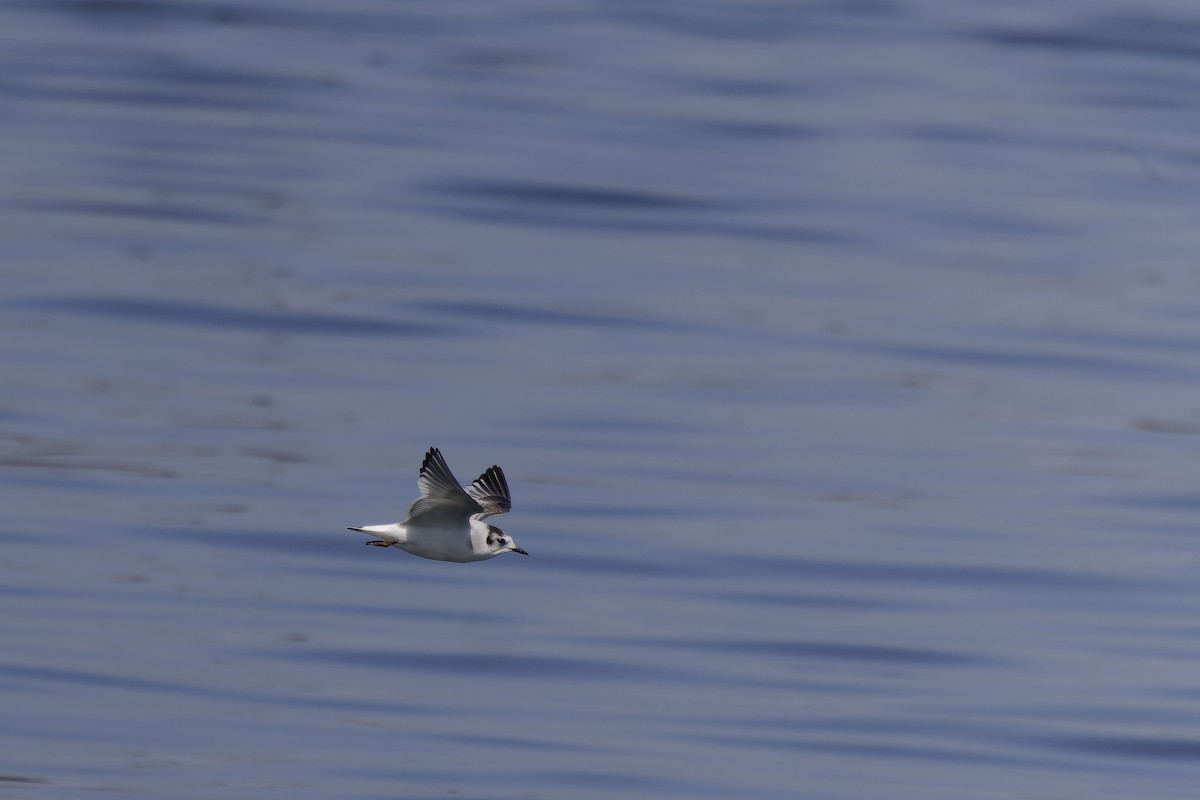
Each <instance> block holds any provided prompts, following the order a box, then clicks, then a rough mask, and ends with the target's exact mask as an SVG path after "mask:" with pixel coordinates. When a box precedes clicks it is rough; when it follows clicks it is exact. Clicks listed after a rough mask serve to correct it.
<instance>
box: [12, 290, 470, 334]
mask: <svg viewBox="0 0 1200 800" xmlns="http://www.w3.org/2000/svg"><path fill="white" fill-rule="evenodd" d="M6 305H8V306H9V307H10V308H19V309H23V310H45V311H61V312H65V313H69V314H76V315H80V316H90V317H99V318H102V319H107V320H113V321H117V322H136V323H144V324H152V325H177V326H183V327H190V328H203V329H212V330H240V331H254V332H258V333H270V334H303V335H315V336H424V337H433V336H437V337H442V336H450V335H455V334H458V335H462V334H463V331H462V330H461V329H451V328H445V327H443V326H439V325H437V324H436V323H430V324H424V323H422V324H414V323H407V322H396V321H392V320H369V319H362V318H361V317H351V316H335V315H332V314H313V313H310V312H304V311H286V310H282V309H281V310H262V309H248V308H236V307H234V306H221V305H212V304H205V303H194V302H188V301H184V300H158V299H150V298H136V297H70V296H67V297H38V298H28V299H24V300H17V301H12V302H10V303H6Z"/></svg>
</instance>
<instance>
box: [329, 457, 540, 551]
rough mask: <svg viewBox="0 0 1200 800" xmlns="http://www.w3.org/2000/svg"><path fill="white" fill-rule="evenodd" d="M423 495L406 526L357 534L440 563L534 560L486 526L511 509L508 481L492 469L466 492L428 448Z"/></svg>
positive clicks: (372, 528) (422, 475)
mask: <svg viewBox="0 0 1200 800" xmlns="http://www.w3.org/2000/svg"><path fill="white" fill-rule="evenodd" d="M417 487H418V488H419V489H420V491H421V496H420V497H418V498H417V499H416V500H415V501H413V504H412V505H411V506H410V507H409V509H408V516H406V517H405V518H404V520H403V521H402V522H396V523H392V524H390V525H364V526H362V527H358V528H350V530H352V531H358V532H359V533H367V534H370V535H372V536H375V537H377V538H376V539H375V540H373V541H370V542H367V544H373V545H377V546H379V547H398V548H400V549H401V550H404V551H405V552H407V553H412V554H413V555H414V556H421V557H422V558H432V559H434V560H436V561H458V562H467V561H486V560H487V559H489V558H493V557H494V556H498V555H500V554H501V553H520V554H522V555H529V554H528V553H526V552H525V551H524V550H522V549H521V548H519V547H517V544H516V542H514V541H513V540H512V537H511V536H508V535H507V534H506V533H504V531H502V530H500V529H499V528H497V527H496V526H495V525H489V524H488V523H487V522H485V521H484V520H485V519H486V518H487V517H491V516H496V515H498V514H504V513H507V512H508V510H509V509H510V508H512V499H511V498H510V496H509V491H508V481H507V480H505V478H504V472H503V471H502V470H501V469H500V468H499V467H495V466H493V467H491V468H489V469H488V470H487V471H486V472H484V473H483V474H482V475H480V476H479V477H478V478H477V479H475V481H474V482H473V483H472V484H471V485H470V486H468V487H467V488H466V489H463V488H462V486H461V485H460V484H459V482H458V480H457V479H456V478H455V477H454V475H453V474H452V473H451V472H450V468H449V467H448V466H446V461H445V459H444V458H442V454H441V452H440V451H439V450H438V449H437V448H436V447H431V448H429V452H428V453H426V454H425V461H424V463H422V464H421V473H420V476H419V477H418V478H417Z"/></svg>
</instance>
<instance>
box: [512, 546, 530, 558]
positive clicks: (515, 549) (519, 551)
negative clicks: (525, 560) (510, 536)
mask: <svg viewBox="0 0 1200 800" xmlns="http://www.w3.org/2000/svg"><path fill="white" fill-rule="evenodd" d="M512 551H513V552H514V553H520V554H521V555H523V556H527V555H529V553H526V552H525V551H524V550H522V549H521V548H519V547H514V548H513V549H512Z"/></svg>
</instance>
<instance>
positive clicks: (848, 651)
mask: <svg viewBox="0 0 1200 800" xmlns="http://www.w3.org/2000/svg"><path fill="white" fill-rule="evenodd" d="M589 641H595V640H594V639H592V640H589ZM612 642H613V643H614V644H621V645H627V646H636V647H640V648H653V649H663V650H692V651H700V652H720V653H735V654H744V655H749V656H765V657H769V658H778V659H783V660H788V661H845V662H861V663H865V664H885V665H893V666H924V667H995V666H997V665H999V664H1001V663H1002V662H1001V661H1000V660H998V659H995V658H991V657H984V656H979V655H974V654H970V653H963V652H957V651H953V650H940V649H934V648H925V647H899V646H890V645H874V644H854V643H845V642H812V641H773V640H762V639H757V640H756V639H748V640H744V639H665V638H664V639H633V638H628V639H626V638H619V639H613V640H612Z"/></svg>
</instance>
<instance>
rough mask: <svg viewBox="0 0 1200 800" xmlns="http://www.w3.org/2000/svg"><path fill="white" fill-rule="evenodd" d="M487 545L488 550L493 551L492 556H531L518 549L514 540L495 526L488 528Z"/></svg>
mask: <svg viewBox="0 0 1200 800" xmlns="http://www.w3.org/2000/svg"><path fill="white" fill-rule="evenodd" d="M485 542H486V543H487V546H488V549H490V550H491V551H492V555H494V556H498V555H500V554H501V553H520V554H521V555H523V556H527V555H529V553H526V552H525V551H524V550H522V549H521V548H519V547H517V543H516V542H514V541H513V538H512V537H511V536H509V535H508V534H507V533H505V532H504V531H502V530H500V529H499V528H497V527H496V526H495V525H488V526H487V539H486V540H485Z"/></svg>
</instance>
